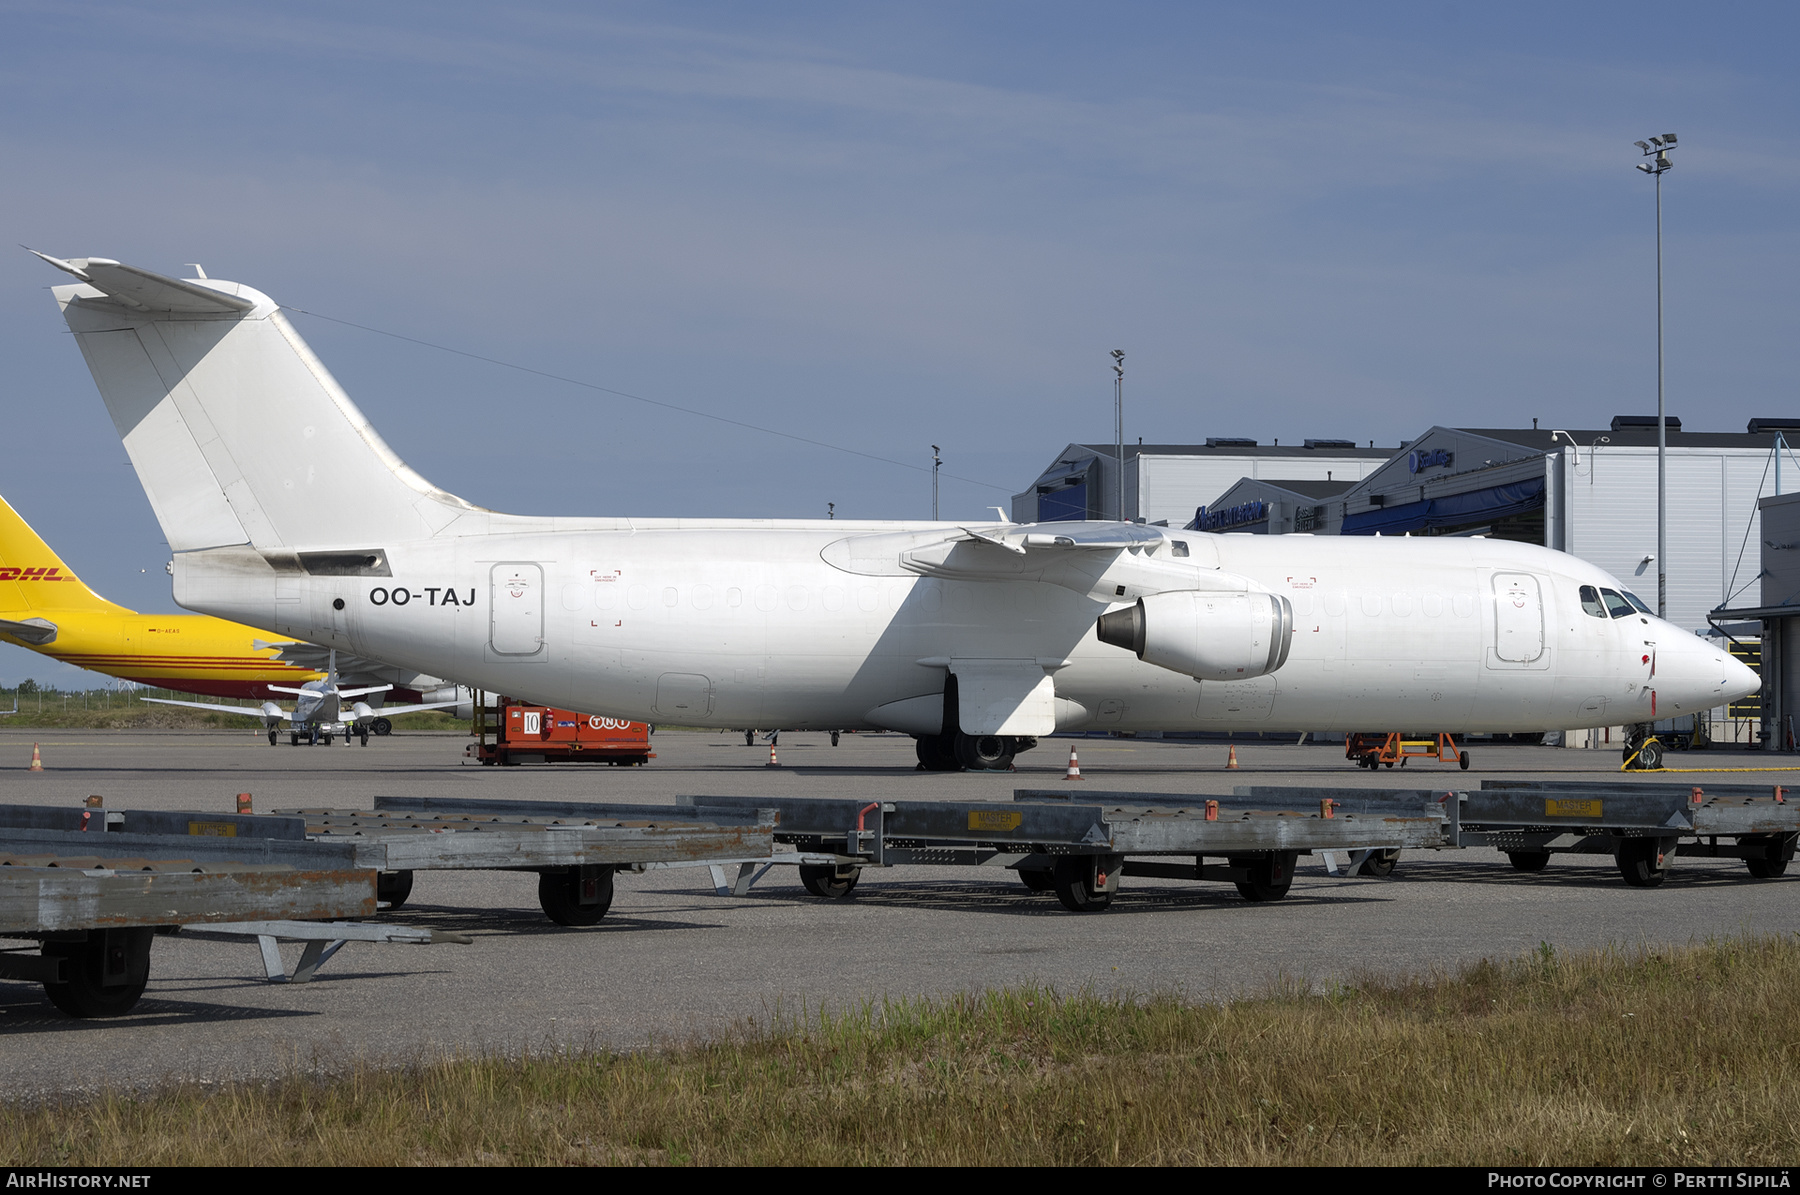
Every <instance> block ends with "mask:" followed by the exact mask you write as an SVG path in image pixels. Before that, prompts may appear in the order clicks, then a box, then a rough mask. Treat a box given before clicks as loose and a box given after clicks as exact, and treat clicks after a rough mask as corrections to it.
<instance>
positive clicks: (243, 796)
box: [238, 793, 250, 813]
mask: <svg viewBox="0 0 1800 1195" xmlns="http://www.w3.org/2000/svg"><path fill="white" fill-rule="evenodd" d="M238 812H239V813H249V812H250V794H249V793H239V794H238Z"/></svg>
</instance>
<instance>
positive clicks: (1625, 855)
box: [1458, 780, 1800, 888]
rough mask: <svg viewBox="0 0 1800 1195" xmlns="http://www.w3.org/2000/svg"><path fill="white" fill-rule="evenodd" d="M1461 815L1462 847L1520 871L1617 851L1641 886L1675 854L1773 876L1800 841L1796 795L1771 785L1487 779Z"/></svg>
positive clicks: (1659, 874)
mask: <svg viewBox="0 0 1800 1195" xmlns="http://www.w3.org/2000/svg"><path fill="white" fill-rule="evenodd" d="M1460 813H1461V816H1460V818H1459V819H1458V820H1459V821H1460V823H1461V826H1462V833H1461V842H1462V844H1464V845H1476V844H1477V843H1479V844H1481V845H1488V846H1494V847H1497V848H1498V849H1500V850H1502V851H1505V852H1506V854H1507V857H1508V859H1510V860H1511V861H1512V865H1513V866H1514V867H1515V868H1517V869H1518V870H1520V871H1542V870H1543V869H1544V867H1545V866H1546V865H1547V864H1548V863H1549V862H1550V856H1551V855H1555V854H1601V855H1613V856H1615V858H1616V859H1617V860H1618V867H1619V874H1620V875H1621V876H1623V877H1624V880H1625V882H1626V883H1627V884H1630V885H1631V886H1633V887H1635V888H1654V887H1655V886H1656V885H1658V884H1660V883H1662V882H1663V880H1664V879H1666V878H1667V877H1668V874H1669V867H1670V865H1671V864H1672V863H1673V862H1674V860H1675V858H1676V857H1677V856H1678V855H1690V856H1699V857H1703V858H1713V859H1720V858H1723V859H1742V860H1743V861H1744V865H1745V867H1746V868H1747V869H1748V870H1749V872H1750V874H1751V875H1752V876H1754V877H1755V878H1757V879H1773V878H1775V877H1776V876H1779V875H1781V874H1782V873H1784V872H1785V871H1786V870H1787V866H1788V863H1789V861H1790V860H1792V859H1793V857H1794V845H1795V842H1796V840H1797V839H1800V802H1796V801H1795V800H1794V799H1791V798H1789V797H1788V795H1787V793H1786V792H1785V791H1784V790H1783V789H1781V788H1780V787H1774V786H1770V785H1755V784H1707V785H1693V784H1656V783H1640V782H1637V781H1632V782H1629V783H1627V782H1617V783H1611V784H1605V783H1594V782H1592V781H1566V780H1552V781H1526V780H1499V781H1484V782H1483V784H1482V786H1481V789H1480V790H1479V791H1477V792H1471V793H1468V794H1466V800H1465V801H1464V803H1463V805H1462V808H1461V810H1460ZM1720 839H1725V840H1727V841H1724V842H1721V841H1720Z"/></svg>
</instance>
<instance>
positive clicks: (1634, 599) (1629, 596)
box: [1625, 589, 1650, 614]
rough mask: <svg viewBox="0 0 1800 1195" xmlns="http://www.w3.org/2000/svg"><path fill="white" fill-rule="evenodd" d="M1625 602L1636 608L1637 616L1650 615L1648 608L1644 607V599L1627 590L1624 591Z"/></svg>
mask: <svg viewBox="0 0 1800 1195" xmlns="http://www.w3.org/2000/svg"><path fill="white" fill-rule="evenodd" d="M1625 600H1626V601H1628V602H1630V603H1631V604H1632V605H1634V606H1636V607H1637V610H1638V613H1639V614H1648V613H1650V607H1648V606H1646V605H1644V599H1643V598H1641V597H1639V596H1638V595H1637V594H1635V593H1633V592H1631V590H1629V589H1627V590H1626V591H1625Z"/></svg>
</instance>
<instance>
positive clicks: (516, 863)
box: [285, 797, 773, 926]
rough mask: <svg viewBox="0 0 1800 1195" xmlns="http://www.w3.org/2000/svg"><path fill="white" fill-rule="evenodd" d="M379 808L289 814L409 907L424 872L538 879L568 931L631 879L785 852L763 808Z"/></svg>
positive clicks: (543, 804) (553, 915)
mask: <svg viewBox="0 0 1800 1195" xmlns="http://www.w3.org/2000/svg"><path fill="white" fill-rule="evenodd" d="M373 806H374V807H373V808H372V809H367V810H359V809H297V810H289V811H285V812H286V813H287V814H288V815H289V816H291V817H293V818H294V819H296V820H300V821H302V822H303V824H304V825H305V829H306V836H307V837H308V838H309V839H311V840H312V841H314V842H318V843H329V844H334V845H341V846H347V847H350V848H353V849H354V851H355V852H356V855H355V857H356V859H357V862H358V863H359V864H360V865H361V866H364V867H372V868H375V869H377V870H378V871H380V872H381V878H380V882H379V886H378V889H377V891H378V893H379V895H380V897H381V899H382V901H384V902H385V903H387V904H388V905H390V906H391V907H399V906H400V905H403V904H405V903H406V899H407V897H408V896H409V895H410V894H411V892H412V884H413V873H414V872H415V871H534V872H536V873H537V875H538V904H539V905H540V906H542V908H543V910H544V913H545V915H546V916H548V917H549V918H550V920H552V921H554V922H556V923H557V924H558V925H568V926H583V925H595V924H598V923H599V921H600V919H601V918H602V917H604V916H605V915H606V911H607V909H608V908H610V907H611V906H612V899H613V876H614V874H615V873H616V872H617V871H619V870H620V869H626V870H633V871H643V870H647V869H648V868H650V867H653V866H671V865H722V864H723V863H725V862H727V861H728V862H731V863H736V864H740V865H743V864H746V863H751V862H754V861H762V860H767V859H768V858H769V855H770V853H771V851H772V850H773V842H772V839H771V830H772V829H773V821H772V819H771V818H770V817H768V816H765V815H762V814H759V813H758V812H757V809H756V808H748V809H723V808H720V809H712V808H708V809H707V810H705V811H704V812H703V813H702V812H700V811H696V810H693V809H680V808H674V807H671V806H667V805H623V804H602V803H598V802H569V801H484V800H476V799H467V798H412V797H376V798H375V799H374V801H373Z"/></svg>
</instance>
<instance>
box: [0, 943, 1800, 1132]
mask: <svg viewBox="0 0 1800 1195" xmlns="http://www.w3.org/2000/svg"><path fill="white" fill-rule="evenodd" d="M1796 984H1800V941H1796V939H1795V938H1794V937H1792V936H1789V937H1780V938H1744V939H1738V940H1732V941H1726V942H1711V943H1707V944H1705V945H1697V946H1691V947H1687V948H1683V949H1642V950H1636V951H1624V950H1606V951H1597V952H1592V953H1586V954H1580V955H1567V956H1565V955H1558V954H1556V953H1554V952H1552V951H1551V950H1550V949H1549V948H1548V947H1544V948H1541V949H1540V950H1539V952H1537V953H1536V954H1534V955H1532V956H1530V957H1528V958H1525V959H1521V960H1517V961H1513V962H1508V963H1493V962H1485V961H1484V962H1481V963H1477V964H1475V965H1474V966H1472V967H1468V968H1465V969H1463V970H1461V971H1460V972H1457V973H1455V974H1445V975H1435V976H1423V977H1415V978H1408V979H1402V980H1398V981H1382V980H1377V979H1367V980H1364V981H1360V982H1358V983H1355V984H1353V985H1343V986H1337V987H1333V988H1332V989H1331V990H1329V991H1326V992H1323V993H1318V992H1311V991H1307V990H1304V989H1303V988H1302V987H1300V986H1299V985H1291V984H1290V985H1278V986H1277V987H1276V988H1275V989H1274V990H1271V991H1270V992H1268V993H1267V994H1265V995H1262V996H1260V997H1257V998H1252V999H1244V1000H1237V1001H1233V1002H1230V1003H1226V1004H1221V1005H1205V1004H1186V1003H1182V1002H1181V1001H1178V1000H1175V999H1172V998H1166V997H1155V998H1150V999H1144V1000H1137V1001H1132V1000H1118V999H1105V998H1099V997H1095V996H1092V995H1080V994H1078V995H1058V994H1056V993H1054V992H1050V991H1046V990H1042V989H1035V988H1025V989H1012V990H1007V991H1001V992H994V993H989V994H986V995H981V996H969V997H960V998H952V999H947V1000H938V1001H929V1000H902V1001H887V1002H882V1003H879V1004H871V1005H867V1006H864V1007H861V1008H859V1009H857V1010H855V1011H852V1012H848V1013H843V1014H839V1015H831V1016H812V1017H807V1018H804V1019H802V1020H800V1021H796V1022H790V1023H778V1024H775V1025H772V1026H765V1027H757V1026H746V1027H745V1028H743V1029H742V1030H740V1031H739V1032H738V1033H737V1034H735V1035H732V1036H731V1037H729V1038H728V1039H726V1040H720V1041H713V1042H704V1043H696V1044H690V1045H684V1046H678V1047H672V1048H667V1049H662V1050H655V1051H648V1052H643V1053H635V1054H618V1053H607V1052H594V1053H569V1054H563V1055H556V1056H549V1057H531V1058H525V1059H522V1060H521V1059H505V1058H496V1057H449V1058H443V1059H440V1060H433V1061H421V1062H418V1063H416V1064H414V1065H411V1066H407V1067H398V1068H378V1067H374V1066H359V1067H357V1068H355V1069H354V1070H353V1071H351V1072H350V1073H348V1074H346V1075H341V1076H338V1077H334V1078H331V1079H319V1078H315V1077H309V1076H304V1075H294V1076H291V1077H289V1078H287V1079H284V1080H280V1081H275V1082H264V1083H253V1084H252V1083H245V1084H237V1085H226V1086H223V1087H207V1088H204V1089H203V1088H201V1087H199V1086H197V1085H179V1086H172V1087H169V1088H166V1089H164V1090H161V1091H158V1092H155V1093H152V1094H149V1095H144V1096H131V1095H125V1094H118V1093H109V1094H104V1095H101V1096H98V1097H94V1098H90V1099H83V1100H81V1101H79V1102H73V1101H72V1102H69V1103H66V1104H60V1105H54V1106H43V1107H33V1108H25V1107H16V1106H14V1107H8V1106H0V1156H3V1157H5V1158H6V1159H8V1161H9V1162H10V1163H11V1164H14V1165H65V1166H127V1165H145V1164H148V1165H164V1166H169V1165H211V1164H229V1165H265V1164H271V1163H272V1164H279V1165H309V1166H311V1165H335V1166H364V1165H375V1166H390V1165H407V1164H427V1165H481V1164H503V1165H555V1164H558V1163H570V1164H595V1163H605V1164H621V1163H623V1164H633V1163H649V1164H685V1163H694V1164H704V1165H771V1164H772V1165H894V1164H934V1165H936V1164H951V1165H968V1164H982V1165H1004V1166H1025V1165H1045V1164H1050V1165H1073V1164H1086V1163H1102V1164H1112V1163H1152V1164H1154V1163H1164V1164H1169V1163H1175V1164H1196V1163H1198V1164H1227V1165H1264V1164H1278V1163H1298V1164H1308V1165H1503V1164H1510V1165H1546V1164H1557V1165H1600V1166H1608V1165H1678V1164H1679V1165H1709V1164H1710V1165H1721V1164H1732V1165H1741V1164H1761V1165H1777V1164H1790V1163H1792V1162H1793V1160H1794V1159H1795V1158H1796V1156H1800V1125H1797V1124H1796V1122H1795V1120H1794V1117H1793V1116H1792V1113H1791V1110H1790V1105H1791V1103H1792V1100H1793V1096H1794V1094H1795V1067H1794V1061H1795V1048H1796V1045H1797V1044H1800V1026H1797V1025H1796V1023H1795V1018H1793V1017H1792V1016H1790V1015H1788V1014H1787V1011H1786V1010H1787V1009H1788V1005H1789V1000H1790V993H1792V992H1793V991H1794V990H1795V987H1796Z"/></svg>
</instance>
